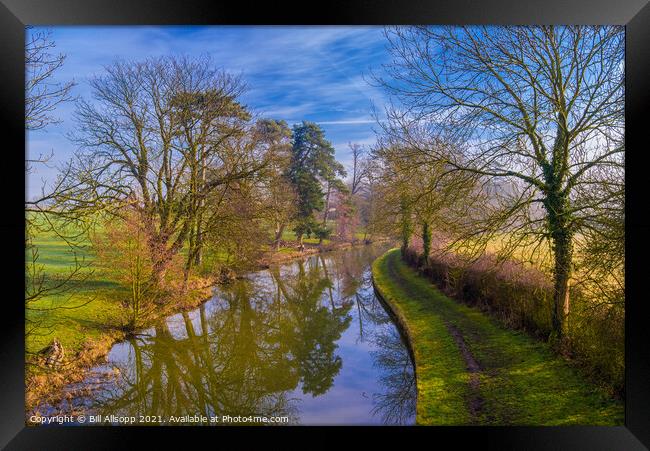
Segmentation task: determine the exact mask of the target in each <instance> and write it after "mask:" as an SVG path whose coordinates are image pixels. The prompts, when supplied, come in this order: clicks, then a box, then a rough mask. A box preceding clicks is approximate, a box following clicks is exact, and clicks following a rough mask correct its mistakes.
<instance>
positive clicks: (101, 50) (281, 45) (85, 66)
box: [28, 26, 388, 190]
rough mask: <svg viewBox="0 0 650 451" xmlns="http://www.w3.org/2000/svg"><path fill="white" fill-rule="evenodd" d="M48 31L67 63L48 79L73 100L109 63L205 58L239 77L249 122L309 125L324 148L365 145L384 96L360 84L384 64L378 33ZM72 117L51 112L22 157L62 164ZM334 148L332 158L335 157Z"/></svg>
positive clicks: (322, 29) (319, 29) (334, 29)
mask: <svg viewBox="0 0 650 451" xmlns="http://www.w3.org/2000/svg"><path fill="white" fill-rule="evenodd" d="M52 31H53V38H54V40H55V41H56V44H57V51H60V52H62V53H64V54H66V56H67V57H66V62H65V65H64V66H63V68H62V70H61V71H60V72H59V73H57V75H56V76H57V78H58V79H59V80H61V81H67V80H71V79H74V80H75V81H76V82H77V83H78V84H77V86H76V87H75V89H74V93H75V94H76V95H78V96H81V97H86V98H87V97H88V96H89V94H90V90H89V86H88V84H87V83H86V80H87V79H88V78H89V77H91V76H93V75H97V74H101V73H102V72H103V70H104V69H103V68H104V66H105V65H107V64H110V63H111V62H112V61H114V60H116V59H120V60H142V59H145V58H148V57H156V56H162V55H170V54H179V55H201V54H209V55H210V56H211V58H212V60H213V61H214V63H215V65H217V66H220V67H222V68H223V69H225V70H227V71H230V72H233V73H237V74H241V76H242V78H243V79H244V81H245V82H246V84H247V86H248V90H247V92H246V93H245V94H244V96H243V99H242V100H243V101H244V103H245V104H246V105H248V107H249V108H251V109H252V110H253V112H254V113H255V114H256V115H257V116H260V117H273V118H277V119H284V120H286V121H287V122H289V123H297V122H300V121H302V120H309V121H313V122H317V123H319V124H320V125H322V126H323V128H324V129H325V132H326V136H327V138H328V139H329V140H330V141H331V142H337V143H339V142H345V143H347V142H348V141H356V140H367V139H369V137H370V136H372V134H373V133H372V130H373V128H374V127H375V126H376V121H375V120H374V119H373V116H372V111H371V110H372V106H373V105H374V106H375V107H377V108H378V109H379V110H381V109H382V108H383V105H384V104H385V103H386V99H385V95H384V93H383V92H382V91H381V90H378V89H377V88H375V87H373V86H370V85H369V84H368V83H367V82H366V80H365V79H364V76H366V75H367V74H368V73H369V71H370V68H371V67H372V68H378V67H379V66H380V65H381V64H382V63H384V62H386V61H387V58H388V55H387V53H386V50H385V47H384V46H385V42H384V37H383V35H382V29H381V27H374V26H363V27H344V26H314V27H305V26H282V27H279V26H255V27H251V26H243V27H242V26H207V27H198V26H183V27H177V26H164V27H130V26H129V27H124V26H110V27H85V26H84V27H79V26H66V27H56V28H53V29H52ZM72 111H73V105H72V104H64V105H62V106H61V107H60V108H58V109H57V111H56V115H57V116H59V117H60V118H61V119H62V122H61V123H60V124H58V125H54V126H52V127H50V128H49V129H48V131H47V132H43V131H39V132H36V133H30V135H29V137H28V139H29V140H34V143H33V144H32V145H28V152H31V151H35V152H38V151H41V150H42V149H46V148H48V144H49V147H50V148H52V149H53V150H54V152H55V158H54V160H59V161H63V160H65V159H67V158H69V156H70V155H71V153H72V151H73V146H72V144H71V143H70V142H69V141H67V140H66V139H65V136H66V134H67V132H68V131H71V130H73V129H74V127H75V124H74V121H73V118H72ZM37 142H38V144H36V143H37ZM335 147H336V149H337V154H338V152H339V151H341V152H343V151H342V150H339V149H340V148H339V146H335ZM346 147H347V144H346ZM337 156H338V155H337ZM341 158H345V155H341ZM30 190H31V188H30Z"/></svg>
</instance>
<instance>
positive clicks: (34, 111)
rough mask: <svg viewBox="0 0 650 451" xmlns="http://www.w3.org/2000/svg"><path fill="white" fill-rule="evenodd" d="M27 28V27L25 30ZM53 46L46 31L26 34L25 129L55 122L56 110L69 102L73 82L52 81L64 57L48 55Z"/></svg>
mask: <svg viewBox="0 0 650 451" xmlns="http://www.w3.org/2000/svg"><path fill="white" fill-rule="evenodd" d="M30 28H31V27H27V29H28V30H29V29H30ZM55 47H56V44H55V43H54V41H53V40H52V33H51V32H50V31H39V32H34V33H27V44H26V46H25V72H26V73H25V128H26V129H27V130H38V129H41V128H44V127H45V126H47V125H48V124H52V123H56V122H58V119H57V118H56V117H54V116H53V115H52V113H53V111H54V110H55V109H56V107H57V106H58V105H59V104H60V103H62V102H65V101H68V100H70V99H71V90H72V87H73V86H74V82H73V81H69V82H65V83H60V82H56V81H54V74H55V72H57V71H58V70H59V69H61V67H62V66H63V63H64V62H65V55H64V54H62V53H59V54H55V53H52V52H53V50H54V48H55Z"/></svg>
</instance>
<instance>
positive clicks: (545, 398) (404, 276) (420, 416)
mask: <svg viewBox="0 0 650 451" xmlns="http://www.w3.org/2000/svg"><path fill="white" fill-rule="evenodd" d="M372 272H373V280H374V283H375V287H376V288H377V290H378V291H379V293H380V294H381V295H382V297H383V298H384V299H385V301H386V302H387V303H389V305H391V306H392V307H393V308H394V310H395V311H396V314H397V315H398V316H399V317H400V318H401V321H402V322H403V323H404V324H405V327H406V329H407V333H408V336H409V337H410V341H411V345H412V348H413V353H414V356H415V365H416V374H417V389H418V405H417V422H418V423H419V424H435V425H460V424H490V425H549V426H550V425H621V424H623V418H624V417H623V414H624V410H623V405H622V403H620V402H618V401H615V400H612V399H611V398H609V397H608V396H607V395H606V394H605V393H604V392H601V391H600V390H599V389H597V388H596V387H595V386H593V385H591V384H590V383H589V382H587V381H586V380H585V379H584V378H583V377H582V376H581V375H580V374H579V373H578V372H577V371H576V370H575V369H574V368H573V367H571V366H569V364H568V363H567V362H565V361H564V360H563V359H562V358H560V357H558V356H556V355H555V354H553V353H552V351H551V350H550V348H549V347H548V346H547V345H546V344H544V343H541V342H538V341H535V340H534V339H532V338H531V337H529V336H527V335H525V334H523V333H520V332H516V331H512V330H507V329H504V328H503V327H501V326H500V325H499V324H498V323H496V321H495V320H493V319H492V318H490V317H488V316H486V315H485V314H483V313H481V312H480V311H478V310H477V309H474V308H470V307H467V306H465V305H462V304H460V303H457V302H455V301H453V300H452V299H450V298H448V297H447V296H445V295H444V294H442V293H441V292H440V291H439V290H438V289H437V288H436V287H435V286H434V285H432V284H431V283H430V282H428V281H427V280H426V279H424V278H423V277H420V276H419V275H418V274H417V273H416V272H415V271H414V270H413V269H411V268H410V267H408V266H407V265H406V264H405V263H404V262H403V261H402V259H401V256H400V251H399V250H398V249H393V250H391V251H389V252H388V253H386V254H385V255H384V256H382V257H380V258H379V259H377V260H376V261H375V262H374V264H373V268H372ZM451 329H454V330H456V331H458V332H459V333H460V334H461V335H462V338H463V340H464V343H465V344H466V347H467V349H468V350H469V351H470V352H471V354H472V355H473V357H474V359H475V361H476V362H477V363H478V365H479V366H480V370H479V371H478V372H476V373H474V374H475V375H476V376H475V377H476V378H477V381H478V383H477V386H476V385H475V386H471V384H470V373H469V372H468V371H467V363H466V359H465V358H464V357H463V354H462V353H461V351H460V349H459V346H458V343H457V341H456V340H455V339H454V337H453V336H452V334H451V332H450V330H451ZM477 405H478V406H480V407H479V408H478V409H477V408H476V406H477Z"/></svg>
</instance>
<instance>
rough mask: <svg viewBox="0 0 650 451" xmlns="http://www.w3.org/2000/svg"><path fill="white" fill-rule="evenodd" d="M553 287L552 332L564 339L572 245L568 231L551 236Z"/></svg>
mask: <svg viewBox="0 0 650 451" xmlns="http://www.w3.org/2000/svg"><path fill="white" fill-rule="evenodd" d="M553 253H554V259H555V261H554V268H553V273H554V274H553V275H554V279H555V280H554V287H553V316H552V325H553V332H555V334H556V335H557V337H558V339H564V338H566V336H567V332H568V315H569V294H570V293H569V291H570V290H569V280H570V279H571V260H572V256H573V255H572V254H573V246H572V243H571V236H570V234H568V233H564V234H563V233H559V234H557V235H555V236H553Z"/></svg>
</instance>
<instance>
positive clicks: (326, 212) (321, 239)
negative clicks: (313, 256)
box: [318, 182, 332, 246]
mask: <svg viewBox="0 0 650 451" xmlns="http://www.w3.org/2000/svg"><path fill="white" fill-rule="evenodd" d="M331 192H332V187H331V186H330V183H329V182H327V194H326V195H325V212H324V213H323V228H325V227H327V216H328V215H329V212H330V193H331ZM321 244H323V238H320V239H319V240H318V245H319V246H320V245H321Z"/></svg>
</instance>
